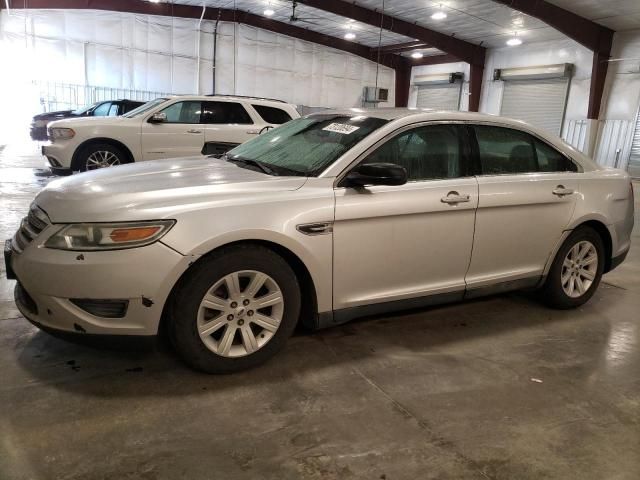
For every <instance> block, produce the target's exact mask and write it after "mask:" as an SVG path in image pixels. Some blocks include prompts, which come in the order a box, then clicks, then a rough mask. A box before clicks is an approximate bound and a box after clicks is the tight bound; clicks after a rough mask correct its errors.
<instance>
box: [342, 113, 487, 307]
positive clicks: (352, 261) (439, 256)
mask: <svg viewBox="0 0 640 480" xmlns="http://www.w3.org/2000/svg"><path fill="white" fill-rule="evenodd" d="M461 133H462V130H461V129H460V128H459V127H458V126H457V125H426V126H420V127H417V128H416V127H414V128H411V129H409V130H405V131H403V132H401V133H399V134H397V135H396V136H395V137H394V138H392V139H390V140H388V141H387V142H385V143H384V144H383V145H382V146H380V147H379V148H377V149H376V150H375V151H373V152H372V153H371V154H369V155H368V156H367V158H366V159H365V160H364V161H365V162H367V163H377V162H388V163H395V164H398V165H402V166H403V167H405V168H406V169H407V173H408V176H409V182H408V183H407V184H405V185H401V186H376V187H368V188H366V189H364V190H355V189H352V188H337V189H336V210H335V222H334V227H333V232H334V233H333V236H334V259H333V262H334V263H333V264H334V268H333V271H334V290H333V291H334V309H342V308H347V307H353V306H358V305H364V304H372V303H382V302H387V301H395V300H403V299H408V298H412V297H420V296H426V295H430V294H438V293H443V294H444V293H449V292H459V293H460V295H462V292H463V291H464V286H465V282H464V275H465V272H466V270H467V267H468V266H469V260H470V257H471V247H472V243H473V223H474V217H475V210H476V206H477V203H478V185H477V181H476V179H475V177H473V176H468V175H470V174H471V173H472V172H471V171H470V166H469V163H468V161H467V159H468V156H467V155H466V154H465V153H464V152H465V148H464V144H463V142H462V140H461V138H460V134H461ZM453 200H458V201H453Z"/></svg>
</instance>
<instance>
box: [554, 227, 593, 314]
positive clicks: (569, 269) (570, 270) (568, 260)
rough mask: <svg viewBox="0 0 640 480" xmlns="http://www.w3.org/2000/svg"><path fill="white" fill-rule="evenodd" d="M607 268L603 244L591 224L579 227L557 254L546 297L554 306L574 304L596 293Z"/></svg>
mask: <svg viewBox="0 0 640 480" xmlns="http://www.w3.org/2000/svg"><path fill="white" fill-rule="evenodd" d="M603 270H604V244H603V242H602V238H601V237H600V235H599V234H598V232H596V231H595V230H593V229H592V228H589V227H580V228H578V229H577V230H575V231H574V232H573V233H572V234H571V235H569V237H568V238H567V239H566V240H565V242H564V243H563V244H562V247H560V250H558V253H557V254H556V258H555V260H554V261H553V265H551V269H550V270H549V275H548V276H547V279H546V281H545V284H544V286H543V287H542V291H541V294H542V298H543V300H544V301H545V302H546V303H547V304H549V305H550V306H552V307H555V308H575V307H578V306H580V305H582V304H584V303H585V302H587V301H588V300H589V299H590V298H591V297H592V296H593V294H594V293H595V291H596V289H597V288H598V285H599V284H600V279H601V278H602V272H603Z"/></svg>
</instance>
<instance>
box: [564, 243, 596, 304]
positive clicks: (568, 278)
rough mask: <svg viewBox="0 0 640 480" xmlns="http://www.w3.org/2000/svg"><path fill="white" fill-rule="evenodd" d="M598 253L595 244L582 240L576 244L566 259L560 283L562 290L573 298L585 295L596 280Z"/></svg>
mask: <svg viewBox="0 0 640 480" xmlns="http://www.w3.org/2000/svg"><path fill="white" fill-rule="evenodd" d="M597 271H598V251H597V250H596V247H595V246H594V245H593V243H591V242H589V241H587V240H582V241H581V242H578V243H576V244H575V245H574V246H573V247H571V249H570V250H569V252H568V253H567V255H566V257H565V258H564V262H563V263H562V273H561V275H560V281H561V282H562V289H563V290H564V293H566V294H567V295H568V296H569V297H571V298H578V297H581V296H582V295H584V294H585V293H586V292H587V291H588V290H589V288H590V287H591V285H592V284H593V281H594V279H595V278H596V275H597Z"/></svg>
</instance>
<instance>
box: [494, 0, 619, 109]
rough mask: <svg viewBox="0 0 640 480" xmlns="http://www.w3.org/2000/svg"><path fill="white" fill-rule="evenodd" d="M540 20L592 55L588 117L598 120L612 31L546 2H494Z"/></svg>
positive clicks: (500, 0) (509, 0)
mask: <svg viewBox="0 0 640 480" xmlns="http://www.w3.org/2000/svg"><path fill="white" fill-rule="evenodd" d="M493 1H494V2H496V3H500V4H502V5H506V6H508V7H510V8H513V9H514V10H518V11H520V12H522V13H526V14H527V15H530V16H532V17H535V18H537V19H538V20H542V21H543V22H544V23H546V24H547V25H549V26H551V27H553V28H555V29H556V30H558V31H560V32H562V33H564V34H565V35H566V36H567V37H569V38H571V39H572V40H574V41H576V42H578V43H579V44H581V45H583V46H584V47H586V48H588V49H589V50H591V51H592V52H593V66H592V68H591V89H590V91H589V107H588V110H587V118H589V119H594V120H597V119H598V118H599V116H600V106H601V104H602V95H603V93H604V83H605V79H606V77H607V70H608V68H609V62H608V60H609V58H610V57H611V45H612V44H613V34H614V31H613V30H611V29H609V28H607V27H603V26H602V25H600V24H598V23H596V22H593V21H591V20H589V19H587V18H584V17H581V16H580V15H578V14H576V13H573V12H570V11H569V10H565V9H564V8H560V7H558V6H556V5H553V4H552V3H549V2H546V1H545V0H536V1H531V0H493Z"/></svg>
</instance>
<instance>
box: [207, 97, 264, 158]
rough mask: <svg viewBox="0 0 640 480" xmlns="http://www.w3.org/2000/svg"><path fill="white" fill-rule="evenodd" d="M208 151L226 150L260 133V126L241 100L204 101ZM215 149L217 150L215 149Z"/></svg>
mask: <svg viewBox="0 0 640 480" xmlns="http://www.w3.org/2000/svg"><path fill="white" fill-rule="evenodd" d="M202 105H203V113H202V120H203V123H204V142H205V143H206V144H207V146H208V147H209V148H208V149H207V150H208V151H207V153H217V150H221V151H220V153H222V151H226V150H228V149H230V148H233V147H235V146H236V145H239V144H241V143H243V142H246V141H247V140H249V139H251V138H253V137H255V136H256V135H258V133H259V131H260V128H259V126H257V125H256V124H255V122H254V119H253V118H251V115H249V113H248V112H247V110H246V109H245V108H244V106H243V105H242V104H241V103H239V102H225V101H219V100H216V101H209V102H202ZM214 150H215V151H214Z"/></svg>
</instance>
